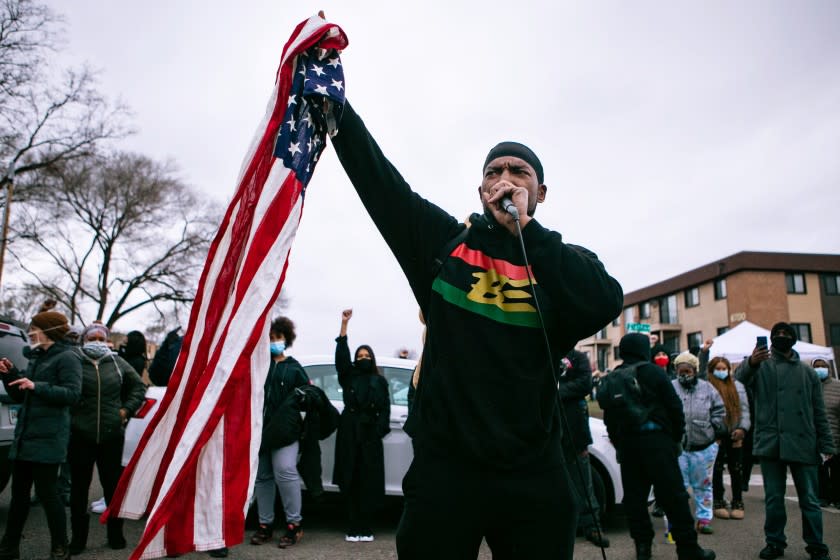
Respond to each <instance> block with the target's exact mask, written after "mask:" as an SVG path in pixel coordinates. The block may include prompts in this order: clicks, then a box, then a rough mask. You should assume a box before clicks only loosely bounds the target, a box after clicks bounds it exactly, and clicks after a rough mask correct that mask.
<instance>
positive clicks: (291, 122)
mask: <svg viewBox="0 0 840 560" xmlns="http://www.w3.org/2000/svg"><path fill="white" fill-rule="evenodd" d="M286 124H287V125H289V130H297V128H295V118H294V117H292V118H291V119H289V120H287V121H286Z"/></svg>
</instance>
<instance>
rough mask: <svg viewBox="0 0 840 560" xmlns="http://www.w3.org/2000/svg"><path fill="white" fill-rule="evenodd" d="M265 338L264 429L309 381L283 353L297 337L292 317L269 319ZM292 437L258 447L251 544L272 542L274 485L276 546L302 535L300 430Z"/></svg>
mask: <svg viewBox="0 0 840 560" xmlns="http://www.w3.org/2000/svg"><path fill="white" fill-rule="evenodd" d="M268 338H269V343H268V348H267V350H268V351H269V352H271V365H270V366H269V370H268V376H266V378H265V389H264V392H265V397H264V401H263V402H264V404H263V427H264V429H265V427H266V426H267V425H268V422H269V420H270V419H271V418H272V416H273V415H275V414H284V411H287V410H288V406H289V403H290V401H291V400H292V399H293V398H294V395H295V389H297V388H298V387H302V386H304V385H308V384H309V377H308V376H307V375H306V371H304V369H303V366H302V365H300V362H298V361H297V360H295V359H294V358H293V357H291V356H288V355H286V349H287V348H290V347H291V346H292V344H293V343H294V342H295V338H297V335H296V334H295V324H294V323H293V322H292V320H291V319H289V318H288V317H278V318H277V319H275V320H274V321H273V322H272V323H271V327H270V329H269V333H268ZM292 414H293V415H297V420H300V415H299V409H297V408H294V410H293V411H292ZM295 429H297V428H295ZM264 439H265V438H264ZM293 439H294V441H292V443H290V444H288V445H284V446H282V447H278V448H276V449H275V448H270V447H269V446H267V445H265V444H263V445H262V446H261V447H260V452H259V465H258V467H257V478H256V484H255V486H254V494H255V495H256V497H257V511H258V513H259V522H260V526H259V528H258V529H257V531H256V532H255V533H254V535H253V536H252V537H251V544H253V545H261V544H265V543H268V542H271V539H272V533H273V525H274V496H275V485H276V487H277V490H279V492H280V498H281V499H282V501H283V510H284V514H285V519H286V523H285V530H284V531H283V534H282V535H280V541H279V543H278V546H279V547H280V548H286V547H288V546H291V545H294V544H296V543H297V542H298V541H300V539H301V538H302V537H303V528H302V526H301V522H302V520H303V517H302V516H301V504H302V496H301V485H300V473H299V472H298V470H297V460H298V452H299V450H300V434H299V433H298V434H296V437H294V438H293ZM266 447H268V448H266Z"/></svg>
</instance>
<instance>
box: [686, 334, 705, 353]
mask: <svg viewBox="0 0 840 560" xmlns="http://www.w3.org/2000/svg"><path fill="white" fill-rule="evenodd" d="M695 346H697V347H698V348H699V347H702V346H703V333H702V332H701V331H697V332H692V333H688V349H689V350H691V349H692V348H694V347H695Z"/></svg>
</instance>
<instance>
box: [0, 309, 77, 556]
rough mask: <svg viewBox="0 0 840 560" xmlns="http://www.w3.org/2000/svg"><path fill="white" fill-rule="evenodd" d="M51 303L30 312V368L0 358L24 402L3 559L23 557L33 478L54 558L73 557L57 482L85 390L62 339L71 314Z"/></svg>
mask: <svg viewBox="0 0 840 560" xmlns="http://www.w3.org/2000/svg"><path fill="white" fill-rule="evenodd" d="M53 305H54V302H53ZM51 307H52V306H45V308H42V311H41V312H40V313H38V314H37V315H35V316H34V317H33V318H32V323H31V325H30V327H29V341H30V355H29V364H28V366H27V368H26V372H25V373H21V372H19V371H18V370H17V369H16V368H15V367H14V365H13V364H12V362H11V361H9V359H8V358H5V357H4V358H2V359H0V374H2V376H3V385H4V386H5V387H6V392H8V394H9V396H10V397H11V398H12V399H14V400H15V401H17V402H19V403H22V405H21V408H20V412H19V413H18V419H17V423H16V425H15V438H14V440H13V442H12V446H11V448H10V449H9V459H10V460H12V461H13V467H12V501H11V503H10V504H9V512H8V516H7V518H6V533H5V534H4V535H3V539H2V541H0V560H14V559H16V558H19V557H20V549H19V545H20V539H21V535H22V533H23V526H24V524H25V523H26V517H27V515H28V514H29V492H30V490H31V488H32V485H33V483H34V485H35V492H36V494H37V495H38V498H39V500H40V501H41V505H42V506H43V508H44V513H45V514H46V516H47V525H48V526H49V529H50V539H51V541H52V548H51V552H50V559H51V560H60V559H67V558H69V557H70V554H69V551H68V547H67V519H66V516H65V512H64V504H63V503H61V500H60V498H59V495H58V490H57V488H56V483H57V481H58V467H59V465H60V464H61V463H63V462H65V461H66V460H67V445H68V442H69V439H70V407H71V406H72V405H74V404H75V403H76V402H77V401H78V400H79V396H80V394H81V386H82V366H81V363H80V362H79V359H78V357H77V356H76V354H75V353H74V351H73V350H72V348H71V347H70V346H69V345H67V344H65V343H64V340H63V339H64V335H65V334H67V332H68V331H69V330H70V325H69V323H68V321H67V317H65V316H64V315H62V314H61V313H58V312H57V311H51Z"/></svg>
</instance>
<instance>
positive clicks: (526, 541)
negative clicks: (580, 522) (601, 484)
mask: <svg viewBox="0 0 840 560" xmlns="http://www.w3.org/2000/svg"><path fill="white" fill-rule="evenodd" d="M403 493H404V495H405V502H404V504H405V506H404V510H403V516H402V519H401V520H400V525H399V528H398V529H397V556H398V557H399V558H400V560H414V559H417V560H428V559H429V558H433V559H434V560H475V558H476V557H477V556H478V550H479V547H480V546H481V540H482V538H484V539H486V540H487V544H488V545H489V547H490V550H491V551H492V553H493V559H494V560H525V559H527V560H543V559H545V560H563V559H571V558H572V554H573V552H574V543H575V522H576V518H577V513H578V504H577V500H576V499H575V497H574V492H573V491H572V489H571V481H570V480H569V475H568V473H567V471H566V467H565V465H562V464H561V465H559V466H557V467H553V468H550V469H548V470H542V471H538V470H534V471H529V472H518V471H513V472H507V471H506V472H499V471H494V470H489V469H486V470H477V469H475V468H472V467H470V466H468V465H465V464H462V463H459V462H456V461H454V460H452V459H449V458H443V457H437V456H432V455H430V454H428V453H427V452H424V451H423V450H422V449H419V448H418V449H417V453H416V454H415V456H414V460H413V461H412V463H411V467H410V468H409V469H408V472H407V473H406V475H405V478H404V479H403Z"/></svg>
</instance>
